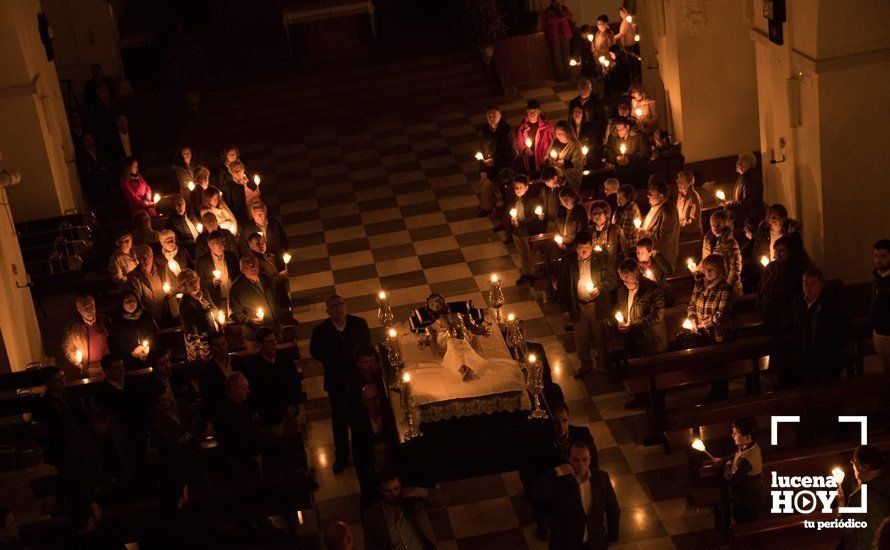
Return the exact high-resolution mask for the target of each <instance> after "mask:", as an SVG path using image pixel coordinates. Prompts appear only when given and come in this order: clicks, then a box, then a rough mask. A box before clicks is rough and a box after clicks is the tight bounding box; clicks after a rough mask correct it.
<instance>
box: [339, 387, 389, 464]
mask: <svg viewBox="0 0 890 550" xmlns="http://www.w3.org/2000/svg"><path fill="white" fill-rule="evenodd" d="M384 399H385V398H384V396H383V395H381V393H380V388H379V387H378V386H377V384H368V385H367V386H365V387H364V388H362V393H361V400H362V401H361V407H362V408H361V411H360V412H359V413H358V414H356V415H355V416H353V418H352V422H351V426H352V458H353V462H354V464H355V468H356V471H359V470H361V469H362V468H365V469H367V468H368V467H370V466H371V465H372V460H373V457H372V456H371V450H372V444H373V442H374V441H376V440H379V439H383V440H388V441H390V443H392V444H393V446H395V445H396V444H397V443H398V435H397V434H396V424H395V420H394V419H393V415H392V407H389V406H387V405H388V403H385V402H384Z"/></svg>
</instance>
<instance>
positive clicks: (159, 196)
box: [153, 193, 161, 204]
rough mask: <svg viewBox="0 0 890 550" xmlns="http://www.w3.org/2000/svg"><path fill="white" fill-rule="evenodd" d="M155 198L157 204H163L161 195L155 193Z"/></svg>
mask: <svg viewBox="0 0 890 550" xmlns="http://www.w3.org/2000/svg"><path fill="white" fill-rule="evenodd" d="M153 198H154V202H155V204H157V203H159V202H161V194H160V193H155V196H154V197H153Z"/></svg>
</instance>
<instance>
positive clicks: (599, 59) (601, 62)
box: [597, 55, 606, 65]
mask: <svg viewBox="0 0 890 550" xmlns="http://www.w3.org/2000/svg"><path fill="white" fill-rule="evenodd" d="M597 61H599V62H600V64H602V65H605V64H606V56H604V55H601V56H599V58H598V59H597Z"/></svg>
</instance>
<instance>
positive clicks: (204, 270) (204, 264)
mask: <svg viewBox="0 0 890 550" xmlns="http://www.w3.org/2000/svg"><path fill="white" fill-rule="evenodd" d="M225 233H227V232H226V231H224V230H217V231H214V232H213V234H212V235H211V236H210V238H209V239H207V244H208V247H209V250H208V252H207V253H206V254H203V255H201V256H198V259H197V260H196V261H195V272H196V273H197V274H198V278H199V279H200V280H201V288H202V289H203V290H205V291H207V293H208V294H209V295H210V299H211V300H213V304H214V305H215V306H216V307H222V304H223V300H224V299H225V300H228V298H229V291H230V289H231V288H232V285H233V284H234V282H235V279H237V278H238V276H239V274H240V273H241V270H240V268H239V267H238V257H237V256H236V255H235V254H233V253H232V252H231V251H229V250H226V248H225V244H224V243H225ZM203 236H204V235H202V237H203ZM214 271H216V272H217V273H214ZM217 275H219V277H217Z"/></svg>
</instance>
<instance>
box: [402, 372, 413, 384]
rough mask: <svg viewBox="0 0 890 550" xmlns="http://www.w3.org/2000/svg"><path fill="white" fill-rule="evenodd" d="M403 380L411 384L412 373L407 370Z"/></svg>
mask: <svg viewBox="0 0 890 550" xmlns="http://www.w3.org/2000/svg"><path fill="white" fill-rule="evenodd" d="M402 382H404V383H405V384H410V383H411V375H410V374H408V373H407V372H406V373H405V374H403V375H402Z"/></svg>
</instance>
